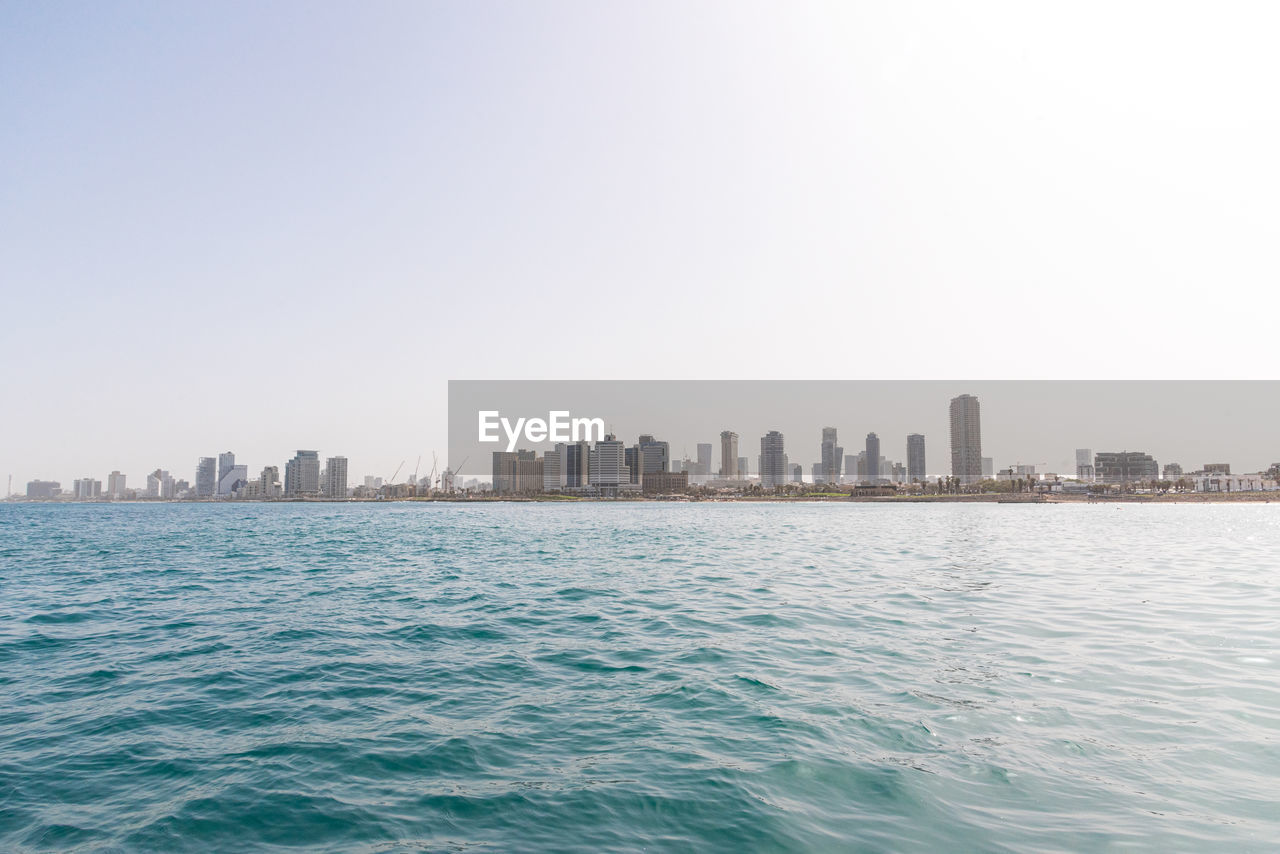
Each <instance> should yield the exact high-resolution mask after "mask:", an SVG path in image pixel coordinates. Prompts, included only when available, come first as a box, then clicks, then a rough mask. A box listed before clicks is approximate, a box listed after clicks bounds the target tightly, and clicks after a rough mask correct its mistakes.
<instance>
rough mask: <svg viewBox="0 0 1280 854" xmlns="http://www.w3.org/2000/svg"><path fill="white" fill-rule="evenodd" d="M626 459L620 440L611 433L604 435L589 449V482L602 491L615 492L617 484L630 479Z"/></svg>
mask: <svg viewBox="0 0 1280 854" xmlns="http://www.w3.org/2000/svg"><path fill="white" fill-rule="evenodd" d="M626 460H627V455H626V449H625V448H624V447H623V445H622V442H620V441H618V438H617V437H616V436H614V435H613V434H612V433H610V434H609V435H607V436H605V437H604V438H603V439H601V440H600V441H598V442H596V444H595V447H593V448H592V449H591V455H590V458H589V466H590V469H591V477H590V484H591V485H592V486H594V487H597V488H599V489H601V490H604V491H614V492H616V491H617V488H618V486H619V485H621V484H624V483H628V482H629V481H630V476H629V474H628V473H627V461H626Z"/></svg>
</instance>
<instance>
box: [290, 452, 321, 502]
mask: <svg viewBox="0 0 1280 854" xmlns="http://www.w3.org/2000/svg"><path fill="white" fill-rule="evenodd" d="M284 494H285V497H286V498H308V497H312V496H316V495H319V494H320V453H319V452H318V451H298V453H297V454H295V455H294V457H293V459H291V460H289V462H287V463H285V466H284Z"/></svg>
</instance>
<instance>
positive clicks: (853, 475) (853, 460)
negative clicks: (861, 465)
mask: <svg viewBox="0 0 1280 854" xmlns="http://www.w3.org/2000/svg"><path fill="white" fill-rule="evenodd" d="M862 456H863V455H862V454H845V455H844V477H843V478H842V479H843V480H844V481H846V482H848V481H854V482H857V480H858V460H860V459H861V458H862Z"/></svg>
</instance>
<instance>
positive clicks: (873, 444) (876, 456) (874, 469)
mask: <svg viewBox="0 0 1280 854" xmlns="http://www.w3.org/2000/svg"><path fill="white" fill-rule="evenodd" d="M866 454H867V480H869V481H871V482H872V483H875V482H877V481H878V480H879V479H880V437H879V436H877V435H876V434H875V433H868V434H867V450H866Z"/></svg>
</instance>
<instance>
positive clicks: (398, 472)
mask: <svg viewBox="0 0 1280 854" xmlns="http://www.w3.org/2000/svg"><path fill="white" fill-rule="evenodd" d="M406 462H407V460H401V461H400V465H398V466H396V474H400V469H402V468H404V464H405V463H406ZM396 474H393V475H391V477H390V478H388V479H387V483H395V482H396Z"/></svg>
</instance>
